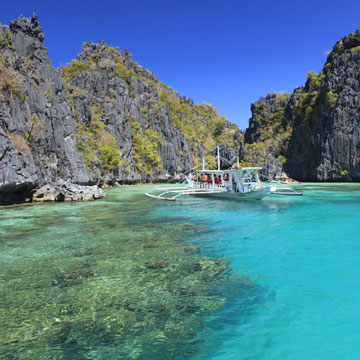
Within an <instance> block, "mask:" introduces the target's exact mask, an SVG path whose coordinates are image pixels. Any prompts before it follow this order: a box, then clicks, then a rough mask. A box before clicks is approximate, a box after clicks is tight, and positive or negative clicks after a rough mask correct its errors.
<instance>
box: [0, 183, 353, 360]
mask: <svg viewBox="0 0 360 360" xmlns="http://www.w3.org/2000/svg"><path fill="white" fill-rule="evenodd" d="M300 186H301V188H300V189H301V190H302V191H303V192H304V196H302V197H284V196H273V197H269V198H266V199H264V200H262V201H256V202H237V201H224V200H214V199H209V198H208V199H205V198H193V197H188V198H186V199H184V200H183V201H177V202H162V201H156V200H153V199H148V198H145V197H144V196H143V195H142V194H143V192H144V191H145V189H148V187H135V188H133V187H130V188H120V189H112V190H109V191H108V193H107V198H106V200H101V201H96V202H93V203H88V204H51V205H36V206H22V207H13V208H3V209H1V212H2V217H1V220H0V260H1V262H0V267H1V273H0V274H1V275H0V311H1V313H0V322H1V323H0V325H1V326H0V359H6V360H8V359H66V360H73V359H74V360H78V359H79V360H80V359H94V360H95V359H96V360H105V359H124V360H128V359H140V360H145V359H147V360H148V359H159V360H162V359H177V360H178V359H188V360H200V359H207V360H210V359H213V360H242V359H244V360H250V359H251V360H255V359H266V360H268V359H270V360H271V359H282V360H283V359H284V360H295V359H299V360H300V359H327V360H328V359H330V360H331V359H357V358H358V357H359V355H358V354H360V341H359V323H360V311H359V310H360V282H359V278H360V276H359V275H360V266H359V265H360V260H359V259H360V186H358V185H342V184H339V185H319V184H305V185H300ZM1 354H3V355H1ZM4 354H5V355H4Z"/></svg>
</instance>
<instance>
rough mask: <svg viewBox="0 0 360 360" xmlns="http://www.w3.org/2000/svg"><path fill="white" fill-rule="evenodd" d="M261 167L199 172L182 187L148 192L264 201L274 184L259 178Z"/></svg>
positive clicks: (163, 195) (162, 195)
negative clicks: (266, 183)
mask: <svg viewBox="0 0 360 360" xmlns="http://www.w3.org/2000/svg"><path fill="white" fill-rule="evenodd" d="M260 170H261V167H243V168H241V167H239V168H236V169H229V170H219V166H218V170H206V169H204V168H203V169H202V170H198V171H195V172H194V174H193V176H192V179H191V178H190V179H188V181H187V182H188V184H187V185H184V186H181V187H167V188H163V187H159V188H154V189H151V190H150V191H148V192H147V193H146V194H145V195H147V196H149V197H152V198H155V199H160V200H170V201H174V200H176V199H177V198H178V197H179V196H183V195H193V196H211V197H215V198H223V199H226V198H227V199H238V200H261V199H262V198H264V197H265V196H267V195H269V194H270V187H267V186H263V185H262V183H261V181H260V179H259V171H260Z"/></svg>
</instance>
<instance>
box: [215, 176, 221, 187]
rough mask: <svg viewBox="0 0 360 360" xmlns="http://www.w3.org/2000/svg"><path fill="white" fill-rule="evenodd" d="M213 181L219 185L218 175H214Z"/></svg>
mask: <svg viewBox="0 0 360 360" xmlns="http://www.w3.org/2000/svg"><path fill="white" fill-rule="evenodd" d="M214 181H215V184H216V185H219V184H220V176H216V175H215V178H214Z"/></svg>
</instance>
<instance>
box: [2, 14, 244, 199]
mask: <svg viewBox="0 0 360 360" xmlns="http://www.w3.org/2000/svg"><path fill="white" fill-rule="evenodd" d="M43 40H44V34H43V32H42V30H41V28H40V27H39V24H38V19H37V17H36V16H33V17H32V18H31V19H27V18H24V17H23V16H20V17H19V18H18V19H16V20H14V21H12V22H11V24H10V26H9V27H8V26H5V25H0V204H10V203H14V202H23V201H30V200H31V199H32V197H33V194H34V192H35V194H34V200H35V199H53V198H54V199H55V200H59V199H61V198H62V197H63V196H62V195H59V194H60V193H61V191H60V190H59V189H58V188H57V185H56V184H59V181H65V182H66V184H72V185H67V186H72V188H73V189H75V190H76V189H78V196H77V195H71V196H70V195H69V199H70V198H71V199H78V198H82V197H84V196H83V195H84V193H83V190H82V188H76V186H75V184H78V185H96V184H100V185H102V184H109V185H113V184H119V183H120V184H121V183H135V182H147V181H166V180H167V179H168V178H169V177H170V176H180V175H179V174H181V173H182V172H185V171H188V170H190V169H191V168H193V167H194V164H195V162H199V159H201V157H202V156H204V154H206V153H207V152H208V150H209V149H208V147H207V144H206V143H207V141H208V140H209V142H211V143H214V139H213V138H215V137H216V138H218V139H220V140H218V141H223V138H224V139H230V140H231V143H232V144H233V145H234V146H239V145H240V143H241V141H242V136H241V134H240V133H239V132H238V131H237V130H236V129H235V127H234V125H231V124H230V123H229V122H228V121H227V120H226V119H224V118H222V117H220V115H219V114H218V113H217V111H216V109H214V108H213V107H211V106H210V105H197V104H194V102H193V100H192V99H189V98H186V97H180V96H179V94H177V93H176V92H175V91H174V90H173V89H172V88H170V87H168V86H166V85H164V84H163V83H161V82H160V81H159V80H158V79H157V78H156V76H155V75H154V74H152V73H151V72H150V71H149V70H147V69H144V68H143V67H141V66H140V65H138V64H137V63H135V62H133V61H132V59H131V54H130V53H129V52H128V51H127V50H123V51H120V50H119V49H118V48H112V47H110V46H108V45H107V44H105V43H104V42H102V41H101V42H99V43H98V44H91V43H85V44H83V49H82V52H81V53H80V54H79V55H78V56H77V58H76V59H75V60H74V61H73V62H72V63H70V64H69V66H66V67H62V68H61V69H58V71H57V70H55V69H54V68H53V66H52V64H51V61H50V59H49V57H48V54H47V50H46V48H45V47H44V46H43V45H42V42H43ZM44 186H45V187H44ZM37 189H39V191H38V192H36V190H37ZM68 190H69V189H68ZM69 191H70V190H69ZM75 192H76V191H75ZM61 194H62V193H61ZM66 196H67V195H64V199H66ZM89 196H90V195H89ZM85 197H87V195H86V196H85ZM95 197H96V196H95Z"/></svg>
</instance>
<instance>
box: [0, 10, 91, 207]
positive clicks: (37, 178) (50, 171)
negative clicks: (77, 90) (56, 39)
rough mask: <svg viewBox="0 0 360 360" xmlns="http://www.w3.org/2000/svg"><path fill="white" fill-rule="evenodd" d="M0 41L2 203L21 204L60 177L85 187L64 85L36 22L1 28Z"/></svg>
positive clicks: (22, 20) (18, 22)
mask: <svg viewBox="0 0 360 360" xmlns="http://www.w3.org/2000/svg"><path fill="white" fill-rule="evenodd" d="M0 38H1V45H0V53H1V64H0V68H1V72H0V74H1V75H0V87H1V91H0V202H1V203H9V202H10V203H11V202H13V201H20V202H21V201H24V200H25V199H26V198H30V197H31V190H32V189H33V188H35V187H37V186H39V185H42V184H46V183H49V182H54V181H56V180H57V179H59V178H62V179H67V180H68V181H70V182H75V183H81V184H86V183H88V182H89V181H90V178H89V176H88V174H87V172H86V169H85V167H84V163H83V159H82V156H81V155H80V154H78V153H77V151H76V144H75V135H74V119H73V115H72V112H71V109H70V107H69V106H68V104H67V102H66V98H65V92H64V85H63V82H62V81H61V79H60V76H59V74H58V73H57V72H56V71H55V69H54V68H53V66H52V64H51V62H50V60H49V58H48V54H47V50H46V49H45V47H44V46H43V45H42V41H43V39H44V35H43V33H42V31H41V28H40V27H39V25H38V21H37V18H36V17H35V16H33V17H32V18H31V19H30V20H29V19H26V18H24V17H19V18H18V19H17V20H15V21H12V22H11V24H10V27H7V26H1V27H0Z"/></svg>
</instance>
